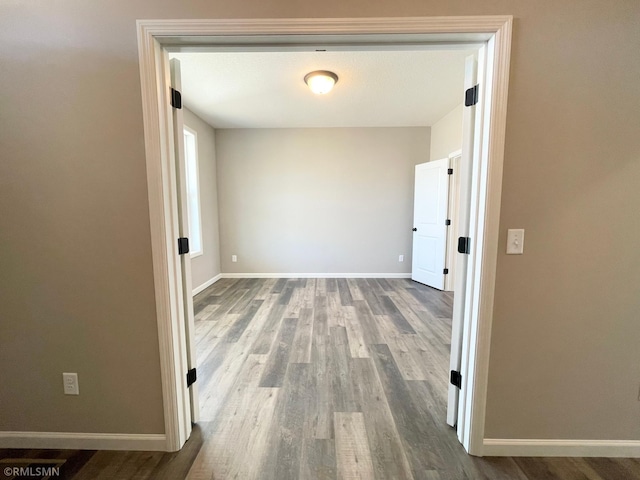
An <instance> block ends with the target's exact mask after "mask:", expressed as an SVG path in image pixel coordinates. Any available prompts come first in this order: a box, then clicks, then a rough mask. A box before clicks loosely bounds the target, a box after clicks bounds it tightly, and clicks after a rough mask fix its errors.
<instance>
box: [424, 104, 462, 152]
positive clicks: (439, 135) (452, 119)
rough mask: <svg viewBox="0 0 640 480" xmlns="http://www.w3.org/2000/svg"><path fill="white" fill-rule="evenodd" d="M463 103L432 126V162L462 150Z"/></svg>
mask: <svg viewBox="0 0 640 480" xmlns="http://www.w3.org/2000/svg"><path fill="white" fill-rule="evenodd" d="M462 109H463V106H462V103H461V104H460V105H458V106H457V107H455V108H454V109H453V110H451V111H450V112H449V113H447V114H446V115H445V116H444V117H442V118H441V119H440V120H438V121H437V122H436V123H434V124H433V125H432V126H431V160H440V159H441V158H447V157H448V156H449V154H450V153H453V152H455V151H456V150H460V149H461V148H462Z"/></svg>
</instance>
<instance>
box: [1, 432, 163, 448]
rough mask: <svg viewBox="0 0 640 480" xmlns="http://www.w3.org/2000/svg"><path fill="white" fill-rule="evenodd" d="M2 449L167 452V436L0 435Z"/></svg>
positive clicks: (40, 433)
mask: <svg viewBox="0 0 640 480" xmlns="http://www.w3.org/2000/svg"><path fill="white" fill-rule="evenodd" d="M0 448H53V449H56V450H138V451H140V450H143V451H156V452H165V451H167V438H166V435H164V434H140V435H134V434H127V433H61V432H0Z"/></svg>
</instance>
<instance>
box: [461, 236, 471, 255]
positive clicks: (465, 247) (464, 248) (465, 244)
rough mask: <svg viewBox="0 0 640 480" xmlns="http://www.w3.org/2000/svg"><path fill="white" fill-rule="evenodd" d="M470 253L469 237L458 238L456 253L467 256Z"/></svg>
mask: <svg viewBox="0 0 640 480" xmlns="http://www.w3.org/2000/svg"><path fill="white" fill-rule="evenodd" d="M469 252H471V239H470V238H469V237H458V253H465V254H467V255H469Z"/></svg>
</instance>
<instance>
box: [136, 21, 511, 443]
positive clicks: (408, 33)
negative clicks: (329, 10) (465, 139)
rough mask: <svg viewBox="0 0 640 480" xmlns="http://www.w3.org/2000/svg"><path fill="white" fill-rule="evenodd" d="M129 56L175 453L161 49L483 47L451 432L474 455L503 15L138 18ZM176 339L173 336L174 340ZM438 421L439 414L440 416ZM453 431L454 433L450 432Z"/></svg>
mask: <svg viewBox="0 0 640 480" xmlns="http://www.w3.org/2000/svg"><path fill="white" fill-rule="evenodd" d="M137 26H138V53H139V62H140V77H141V87H142V106H143V119H144V137H145V151H146V166H147V186H148V196H149V217H150V227H151V247H152V258H153V272H154V284H155V298H156V311H157V321H158V338H159V344H160V369H161V380H162V394H163V400H164V419H165V434H166V439H167V444H166V450H167V451H176V450H179V449H180V448H181V447H182V445H183V444H184V442H185V441H186V440H187V433H186V430H185V423H186V422H188V418H189V415H190V412H189V405H188V401H187V402H185V399H188V392H187V389H186V381H185V377H184V372H186V365H183V363H184V362H183V360H182V359H183V358H184V356H183V352H184V350H185V348H186V345H185V344H184V340H183V339H184V332H183V329H184V319H183V312H182V311H181V310H180V305H181V304H182V291H181V284H180V281H179V280H180V277H179V275H180V259H179V256H178V251H177V238H178V237H179V235H178V216H177V198H176V194H177V193H176V189H175V185H176V179H175V174H174V173H173V166H172V163H171V155H172V151H173V126H172V115H171V107H170V105H169V87H168V85H169V80H170V79H169V66H168V62H167V48H172V47H176V46H182V48H183V49H184V48H190V47H191V46H209V47H213V48H219V49H224V48H232V47H233V46H237V45H244V46H245V47H251V48H255V49H267V48H271V49H273V45H274V44H278V43H279V44H280V45H282V46H293V45H296V46H298V45H301V44H304V43H305V42H307V44H308V45H312V44H318V43H327V42H332V43H333V44H340V45H343V44H347V45H356V44H363V43H367V42H368V43H367V44H370V45H373V44H377V45H396V44H398V45H407V46H408V47H409V48H410V46H411V45H415V44H421V45H423V46H424V45H428V44H432V43H437V46H438V48H441V47H443V46H446V45H447V44H449V45H452V44H456V43H457V44H459V43H461V42H467V43H470V44H479V43H485V44H486V45H487V46H488V49H487V50H488V51H489V53H488V57H489V60H490V61H489V65H491V68H490V70H491V71H489V72H488V75H487V77H490V78H488V80H489V81H488V82H487V85H490V86H491V89H490V91H488V92H485V94H486V99H487V100H488V101H485V102H483V104H484V108H483V111H482V113H481V115H482V116H483V118H484V121H485V128H484V130H483V133H482V154H481V159H480V160H481V163H480V164H479V165H478V166H477V167H478V172H477V173H478V178H477V180H478V184H477V185H476V188H475V189H474V194H475V195H476V197H475V198H474V199H472V202H473V204H472V207H473V208H475V211H473V212H472V223H473V225H471V229H470V232H471V233H472V252H471V256H470V258H469V275H468V276H469V279H470V282H472V285H471V295H470V300H471V304H470V305H468V308H470V311H471V318H470V322H471V325H470V327H471V328H469V329H468V330H466V331H465V333H464V339H463V341H464V345H465V354H466V355H467V357H468V358H466V360H467V363H466V369H465V371H466V374H465V375H464V376H463V385H462V392H463V395H461V397H462V396H464V397H465V401H464V402H461V408H463V409H464V415H465V418H466V419H467V421H466V422H465V424H464V429H465V432H464V434H463V435H461V439H462V443H463V445H464V447H465V449H466V450H467V451H468V452H469V453H471V454H473V455H482V453H483V439H484V417H485V403H486V390H487V368H488V360H489V344H490V334H491V321H492V313H493V296H494V288H495V274H496V260H497V246H498V233H499V232H498V228H499V219H500V195H501V191H502V164H503V155H504V142H505V130H506V113H507V92H508V81H509V62H510V51H511V27H512V17H511V16H476V17H472V16H467V17H407V18H399V17H392V18H332V19H244V20H236V19H233V20H138V22H137ZM181 339H182V340H181ZM443 421H444V419H443ZM459 433H460V432H459Z"/></svg>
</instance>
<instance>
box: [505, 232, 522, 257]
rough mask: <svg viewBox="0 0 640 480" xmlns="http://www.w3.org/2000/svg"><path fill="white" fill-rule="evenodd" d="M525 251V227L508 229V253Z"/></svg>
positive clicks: (517, 253) (520, 253)
mask: <svg viewBox="0 0 640 480" xmlns="http://www.w3.org/2000/svg"><path fill="white" fill-rule="evenodd" d="M523 253H524V228H510V229H509V230H507V255H522V254H523Z"/></svg>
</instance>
